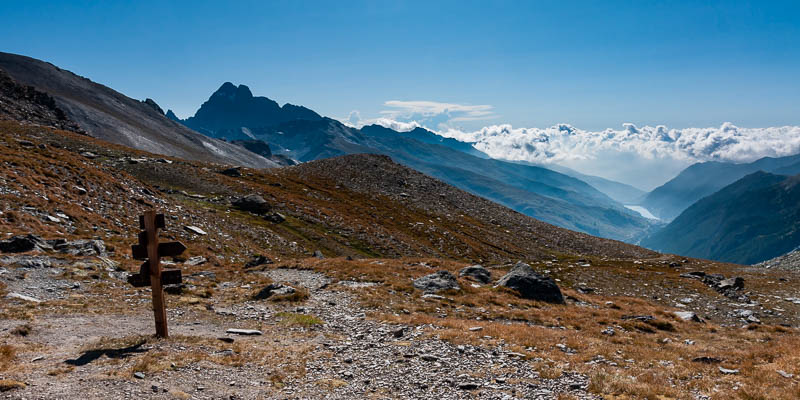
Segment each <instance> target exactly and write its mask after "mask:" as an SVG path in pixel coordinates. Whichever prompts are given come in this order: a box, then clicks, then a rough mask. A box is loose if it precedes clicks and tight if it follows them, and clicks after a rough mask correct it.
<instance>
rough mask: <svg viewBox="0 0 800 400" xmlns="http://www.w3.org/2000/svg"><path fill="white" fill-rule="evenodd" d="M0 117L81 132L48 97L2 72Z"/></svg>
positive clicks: (0, 71)
mask: <svg viewBox="0 0 800 400" xmlns="http://www.w3.org/2000/svg"><path fill="white" fill-rule="evenodd" d="M0 117H3V118H0V119H11V120H15V121H20V122H23V123H34V124H37V125H44V126H53V127H56V128H59V129H66V130H70V131H74V132H83V130H82V129H81V128H80V126H78V124H76V123H75V122H74V121H72V120H70V119H69V118H68V117H67V115H66V114H65V113H64V110H62V109H61V108H59V107H58V105H56V102H55V100H54V99H53V98H52V97H51V96H50V95H48V94H47V93H44V92H41V91H39V90H37V89H36V88H34V87H33V86H28V85H22V84H20V83H18V82H17V81H15V80H14V79H12V78H11V76H9V75H8V73H6V72H5V71H3V70H0Z"/></svg>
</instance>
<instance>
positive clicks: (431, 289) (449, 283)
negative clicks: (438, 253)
mask: <svg viewBox="0 0 800 400" xmlns="http://www.w3.org/2000/svg"><path fill="white" fill-rule="evenodd" d="M414 287H415V288H417V289H419V290H422V291H423V292H425V293H435V292H439V291H442V290H450V289H453V290H461V287H460V286H458V280H457V279H456V277H455V276H454V275H453V274H451V273H450V272H448V271H439V272H436V273H434V274H430V275H425V276H423V277H422V278H419V279H417V280H415V281H414Z"/></svg>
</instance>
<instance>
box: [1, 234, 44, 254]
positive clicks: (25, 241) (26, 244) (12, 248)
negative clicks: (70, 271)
mask: <svg viewBox="0 0 800 400" xmlns="http://www.w3.org/2000/svg"><path fill="white" fill-rule="evenodd" d="M52 248H53V246H52V245H50V244H49V243H47V242H46V241H45V240H44V239H42V238H41V237H39V236H36V235H32V234H28V235H17V236H14V237H11V238H8V239H6V240H0V252H3V253H24V252H26V251H44V250H52Z"/></svg>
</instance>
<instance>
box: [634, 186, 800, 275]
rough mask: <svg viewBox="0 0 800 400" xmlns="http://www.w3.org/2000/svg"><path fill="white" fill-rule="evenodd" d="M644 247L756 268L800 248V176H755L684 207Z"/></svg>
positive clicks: (649, 238)
mask: <svg viewBox="0 0 800 400" xmlns="http://www.w3.org/2000/svg"><path fill="white" fill-rule="evenodd" d="M642 245H643V246H645V247H648V248H652V249H656V250H659V251H663V252H669V253H675V254H680V255H684V256H691V257H700V258H707V259H713V260H719V261H727V262H735V263H740V264H754V263H757V262H760V261H764V260H766V259H769V258H772V257H776V256H778V255H781V254H784V253H786V252H788V251H791V250H792V249H794V248H796V247H797V246H798V245H800V175H796V176H791V177H787V176H784V175H774V174H769V173H766V172H762V171H759V172H756V173H753V174H750V175H747V176H746V177H744V178H742V179H740V180H738V181H736V182H735V183H733V184H731V185H728V186H726V187H725V188H723V189H722V190H720V191H718V192H717V193H714V194H713V195H711V196H708V197H706V198H704V199H702V200H700V201H698V202H697V203H695V204H693V205H692V206H691V207H689V208H688V209H686V211H684V212H683V213H681V215H680V216H678V217H677V218H675V220H674V221H672V222H671V223H670V224H669V225H667V226H666V227H664V229H662V230H660V231H658V232H656V233H655V234H654V235H652V236H650V237H648V238H646V239H644V240H643V241H642Z"/></svg>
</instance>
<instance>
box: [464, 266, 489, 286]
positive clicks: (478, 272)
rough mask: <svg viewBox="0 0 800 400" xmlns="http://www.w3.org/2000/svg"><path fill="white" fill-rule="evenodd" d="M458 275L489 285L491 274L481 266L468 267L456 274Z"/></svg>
mask: <svg viewBox="0 0 800 400" xmlns="http://www.w3.org/2000/svg"><path fill="white" fill-rule="evenodd" d="M458 275H459V276H463V277H466V278H471V279H474V280H475V281H477V282H480V283H489V282H491V280H492V274H491V272H489V270H488V269H486V268H484V267H483V266H482V265H470V266H469V267H464V268H462V269H461V271H459V272H458Z"/></svg>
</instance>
